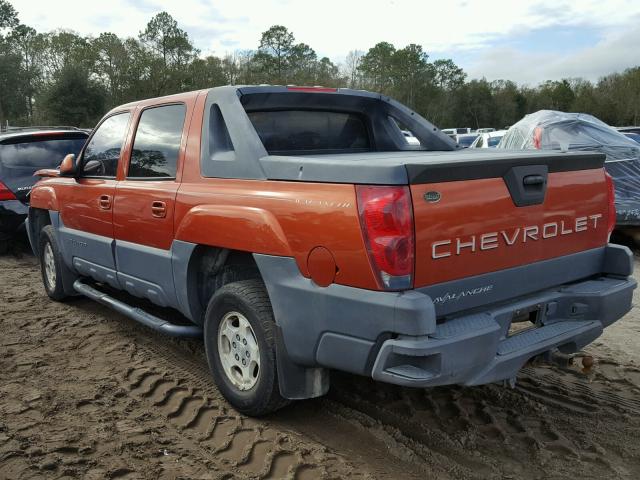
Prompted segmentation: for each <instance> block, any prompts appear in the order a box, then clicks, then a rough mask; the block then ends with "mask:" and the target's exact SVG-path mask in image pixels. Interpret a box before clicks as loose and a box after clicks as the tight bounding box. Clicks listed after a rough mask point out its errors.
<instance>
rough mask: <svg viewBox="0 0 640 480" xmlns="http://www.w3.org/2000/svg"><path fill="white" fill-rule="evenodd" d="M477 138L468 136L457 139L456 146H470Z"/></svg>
mask: <svg viewBox="0 0 640 480" xmlns="http://www.w3.org/2000/svg"><path fill="white" fill-rule="evenodd" d="M476 138H478V137H477V136H474V135H469V136H465V137H459V138H458V145H461V146H463V147H468V146H469V145H471V144H472V143H473V141H474V140H475V139H476Z"/></svg>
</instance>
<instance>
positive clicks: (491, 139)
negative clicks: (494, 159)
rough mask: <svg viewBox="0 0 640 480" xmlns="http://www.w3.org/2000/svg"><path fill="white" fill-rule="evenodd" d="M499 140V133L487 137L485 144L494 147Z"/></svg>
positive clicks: (500, 137) (500, 138)
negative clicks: (495, 135)
mask: <svg viewBox="0 0 640 480" xmlns="http://www.w3.org/2000/svg"><path fill="white" fill-rule="evenodd" d="M500 140H502V135H500V136H499V137H489V140H488V141H487V144H488V145H489V146H490V147H495V146H497V145H498V144H499V143H500Z"/></svg>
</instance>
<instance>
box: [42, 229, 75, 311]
mask: <svg viewBox="0 0 640 480" xmlns="http://www.w3.org/2000/svg"><path fill="white" fill-rule="evenodd" d="M38 253H39V254H40V270H41V271H42V283H43V284H44V289H45V291H46V292H47V295H49V297H50V298H52V299H53V300H56V301H58V302H59V301H62V300H64V299H65V298H67V297H68V295H67V293H66V292H65V286H64V281H63V275H64V274H65V273H66V269H67V266H66V265H65V264H64V261H63V260H62V255H60V250H59V248H58V241H57V240H56V236H55V234H54V231H53V227H52V226H51V225H47V226H45V227H44V228H43V229H42V231H41V232H40V238H39V245H38Z"/></svg>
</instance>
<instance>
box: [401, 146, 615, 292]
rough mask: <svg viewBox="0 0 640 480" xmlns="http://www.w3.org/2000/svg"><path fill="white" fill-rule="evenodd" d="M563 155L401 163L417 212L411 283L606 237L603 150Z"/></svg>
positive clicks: (563, 251) (570, 249) (490, 268)
mask: <svg viewBox="0 0 640 480" xmlns="http://www.w3.org/2000/svg"><path fill="white" fill-rule="evenodd" d="M569 155H570V156H569V157H567V158H568V159H569V160H568V161H567V160H566V159H562V158H561V159H558V158H557V157H556V159H555V163H554V161H553V160H551V161H548V159H547V160H544V161H541V157H538V156H532V157H531V158H530V159H528V160H526V159H519V160H518V162H517V164H513V165H509V164H508V163H505V162H500V161H499V159H498V160H497V162H492V161H488V162H487V163H486V164H485V165H484V166H481V165H454V166H452V165H449V168H448V169H442V168H439V169H433V168H430V167H429V166H428V165H427V164H424V165H422V166H421V165H419V164H411V165H407V170H408V171H409V176H410V181H411V183H412V184H411V194H412V201H413V209H414V217H415V233H416V265H415V287H423V286H428V285H433V284H437V283H442V282H447V281H450V280H456V279H460V278H465V277H471V276H474V275H480V274H484V273H488V272H494V271H498V270H503V269H506V268H510V267H516V266H520V265H526V264H529V263H533V262H538V261H541V260H547V259H551V258H555V257H560V256H564V255H568V254H572V253H577V252H581V251H584V250H589V249H593V248H597V247H601V246H603V245H605V244H606V243H607V241H608V230H607V220H608V219H607V216H608V200H607V186H606V178H605V172H604V169H603V168H602V161H603V160H604V158H603V157H599V156H597V155H596V156H594V155H589V156H586V157H585V156H582V158H579V157H575V156H572V155H571V154H569ZM523 167H524V168H523ZM531 167H533V168H531ZM541 177H542V178H541ZM430 179H433V180H434V181H429V180H430ZM541 179H542V180H543V181H544V184H541V183H540V181H541ZM529 183H530V185H529ZM527 188H535V189H538V190H540V189H542V190H543V191H542V192H539V195H534V197H537V200H536V199H535V198H534V199H533V201H526V199H525V201H524V202H523V199H522V198H521V197H522V194H521V192H522V190H523V189H524V190H525V191H526V189H527ZM519 191H520V193H519ZM525 197H526V193H525ZM517 204H520V206H518V205H517ZM523 281H526V279H523Z"/></svg>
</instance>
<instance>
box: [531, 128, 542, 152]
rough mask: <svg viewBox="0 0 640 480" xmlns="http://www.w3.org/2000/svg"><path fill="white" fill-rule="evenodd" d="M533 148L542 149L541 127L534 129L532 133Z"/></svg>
mask: <svg viewBox="0 0 640 480" xmlns="http://www.w3.org/2000/svg"><path fill="white" fill-rule="evenodd" d="M533 146H534V148H535V149H536V150H540V148H541V147H542V127H536V128H535V130H534V131H533Z"/></svg>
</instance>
